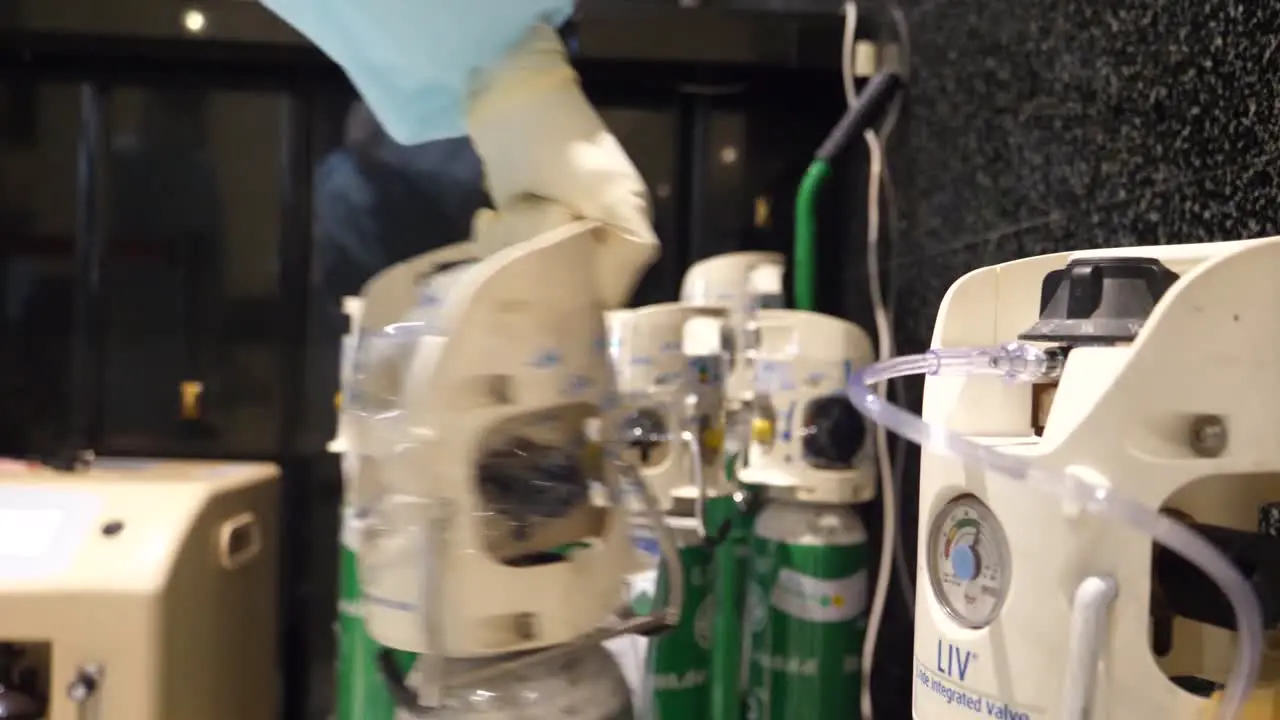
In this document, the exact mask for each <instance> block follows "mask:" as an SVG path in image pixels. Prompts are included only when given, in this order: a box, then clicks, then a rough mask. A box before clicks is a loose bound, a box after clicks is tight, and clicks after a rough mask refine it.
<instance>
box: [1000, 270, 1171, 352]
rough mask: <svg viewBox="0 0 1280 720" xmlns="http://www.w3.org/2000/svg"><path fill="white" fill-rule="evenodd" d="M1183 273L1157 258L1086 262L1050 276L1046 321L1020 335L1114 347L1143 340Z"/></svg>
mask: <svg viewBox="0 0 1280 720" xmlns="http://www.w3.org/2000/svg"><path fill="white" fill-rule="evenodd" d="M1177 281H1178V274H1177V273H1175V272H1174V271H1172V270H1170V269H1169V268H1167V267H1165V266H1164V265H1162V264H1161V263H1160V261H1158V260H1155V259H1154V258H1144V257H1099V258H1080V259H1078V260H1073V261H1071V262H1070V263H1068V264H1067V266H1066V267H1065V268H1062V269H1059V270H1054V271H1052V272H1050V273H1049V274H1047V275H1045V277H1044V280H1043V282H1042V283H1041V288H1040V319H1039V320H1037V321H1036V323H1035V324H1034V325H1032V326H1031V327H1030V328H1028V329H1027V330H1026V332H1023V333H1022V334H1021V335H1019V336H1018V337H1019V338H1020V339H1022V340H1030V341H1033V342H1054V343H1071V344H1109V343H1122V342H1130V341H1132V340H1133V339H1135V338H1136V337H1138V331H1139V330H1141V329H1142V326H1143V324H1144V323H1145V322H1146V321H1147V317H1148V316H1149V315H1150V314H1151V311H1152V309H1154V308H1155V306H1156V303H1158V302H1160V298H1161V297H1163V296H1164V294H1165V291H1167V290H1168V289H1169V288H1170V287H1172V286H1173V284H1174V283H1176V282H1177Z"/></svg>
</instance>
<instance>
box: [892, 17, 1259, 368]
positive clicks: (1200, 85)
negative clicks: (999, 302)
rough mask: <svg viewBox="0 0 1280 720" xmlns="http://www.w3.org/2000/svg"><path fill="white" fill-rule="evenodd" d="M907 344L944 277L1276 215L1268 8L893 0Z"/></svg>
mask: <svg viewBox="0 0 1280 720" xmlns="http://www.w3.org/2000/svg"><path fill="white" fill-rule="evenodd" d="M905 10H906V16H907V18H908V21H909V23H910V30H911V43H912V48H911V49H912V55H913V57H914V63H913V68H912V71H913V78H912V80H913V84H912V90H911V122H910V123H909V125H908V126H907V128H906V129H905V130H904V132H903V137H901V138H900V139H901V140H902V144H901V145H900V147H899V154H898V156H899V157H903V156H904V155H906V156H909V157H907V159H906V162H907V163H909V166H908V167H907V168H904V172H899V173H898V176H899V177H900V178H901V179H902V181H901V182H900V185H901V187H902V196H903V199H904V216H905V217H904V219H905V223H904V225H905V228H904V235H903V237H902V239H901V241H900V243H899V246H898V248H897V251H896V253H895V257H894V263H895V264H896V265H897V266H898V267H905V268H909V269H910V272H909V275H908V276H907V277H903V278H902V280H903V287H902V292H901V294H900V297H899V298H898V299H899V302H900V304H901V308H902V309H901V311H900V313H899V319H900V321H901V330H902V332H903V334H904V340H910V341H911V342H913V343H914V344H916V345H917V346H918V345H919V344H920V343H923V342H926V341H927V340H928V337H929V334H930V332H931V330H932V324H933V313H934V312H935V311H936V308H937V305H938V302H939V301H940V300H941V298H942V295H943V293H944V292H945V291H946V288H947V287H948V285H950V283H951V282H952V281H953V280H955V279H956V278H957V277H959V276H960V275H961V274H962V273H964V272H966V271H968V270H970V269H973V268H975V267H979V266H983V265H989V264H992V263H998V262H1003V261H1006V260H1010V259H1013V258H1016V257H1021V256H1026V255H1035V254H1042V253H1049V252H1055V251H1061V250H1070V249H1078V248H1091V247H1103V246H1123V245H1138V244H1170V243H1186V242H1203V241H1211V240H1231V239H1239V238H1243V237H1254V236H1260V235H1268V234H1273V233H1276V232H1277V231H1278V230H1277V228H1278V227H1280V177H1277V174H1276V169H1275V168H1274V165H1275V160H1276V156H1277V154H1280V83H1277V73H1278V72H1280V52H1278V51H1280V5H1276V4H1273V3H1267V2H1249V1H1247V0H1165V1H1163V2H1158V1H1156V0H1115V1H1112V2H1094V1H1093V0H907V2H906V3H905Z"/></svg>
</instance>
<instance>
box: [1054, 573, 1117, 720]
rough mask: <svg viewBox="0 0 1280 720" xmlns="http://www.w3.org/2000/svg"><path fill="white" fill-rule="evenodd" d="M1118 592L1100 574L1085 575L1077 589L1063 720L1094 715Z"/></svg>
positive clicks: (1087, 719)
mask: <svg viewBox="0 0 1280 720" xmlns="http://www.w3.org/2000/svg"><path fill="white" fill-rule="evenodd" d="M1118 591H1119V588H1118V586H1117V585H1116V581H1115V580H1114V579H1113V578H1110V577H1102V576H1092V577H1087V578H1085V579H1084V580H1083V581H1081V582H1080V585H1079V586H1078V587H1077V588H1076V593H1075V598H1074V600H1073V602H1072V604H1071V626H1070V628H1069V632H1070V633H1071V634H1070V636H1069V638H1068V641H1067V643H1068V644H1067V675H1066V677H1065V678H1064V679H1063V690H1062V710H1063V714H1062V717H1063V719H1064V720H1091V719H1092V718H1093V716H1094V713H1093V701H1094V694H1095V693H1096V692H1097V675H1098V662H1099V661H1100V660H1101V659H1102V649H1103V646H1104V645H1105V644H1106V641H1107V624H1108V623H1107V616H1108V614H1109V613H1110V612H1111V603H1112V601H1114V600H1115V599H1116V594H1117V592H1118Z"/></svg>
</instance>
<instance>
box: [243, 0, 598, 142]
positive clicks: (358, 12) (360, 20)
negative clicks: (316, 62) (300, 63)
mask: <svg viewBox="0 0 1280 720" xmlns="http://www.w3.org/2000/svg"><path fill="white" fill-rule="evenodd" d="M263 4H264V5H266V6H267V7H268V8H270V9H271V11H272V12H274V13H275V14H276V15H279V16H280V18H281V19H283V20H284V21H285V22H287V23H289V24H290V25H292V26H293V27H294V28H295V29H297V30H298V32H300V33H302V34H303V35H305V36H306V37H307V38H308V39H310V40H311V42H313V43H315V45H316V46H317V47H319V48H320V50H322V51H323V52H324V53H325V54H326V55H328V56H329V57H330V58H332V59H333V61H334V62H336V63H337V64H338V65H340V66H341V67H342V69H343V70H344V71H345V72H346V74H347V77H348V78H349V79H350V80H351V84H352V85H354V86H355V88H356V91H357V92H359V93H360V96H361V97H362V98H363V99H364V101H365V104H366V105H368V106H369V109H370V111H372V112H373V114H374V116H375V117H377V118H378V122H379V123H381V124H382V127H383V128H384V129H385V130H386V131H387V134H389V135H390V136H391V137H393V138H395V140H396V141H397V142H399V143H400V144H402V145H416V144H418V143H423V142H427V141H430V140H438V139H442V138H448V137H457V136H460V135H465V134H466V124H465V112H466V98H467V94H468V91H469V88H470V85H471V83H472V81H473V79H474V78H476V77H477V76H478V75H479V74H480V73H483V72H484V71H485V70H487V69H489V68H490V67H492V66H493V65H495V64H496V63H497V62H498V61H499V60H501V59H502V58H503V57H504V56H505V55H506V54H507V53H508V52H510V51H511V50H512V49H513V48H514V47H515V46H516V44H518V43H519V42H520V40H521V39H522V38H523V37H524V36H525V34H526V33H527V32H528V31H529V30H530V29H531V28H532V27H533V26H535V25H538V24H541V23H545V24H548V25H551V26H553V27H558V26H559V25H560V24H562V23H563V22H564V21H565V20H567V19H568V18H569V16H570V15H571V14H572V12H573V0H263Z"/></svg>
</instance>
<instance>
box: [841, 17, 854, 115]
mask: <svg viewBox="0 0 1280 720" xmlns="http://www.w3.org/2000/svg"><path fill="white" fill-rule="evenodd" d="M857 39H858V3H856V2H846V3H845V4H844V36H843V38H842V41H841V43H840V79H841V81H842V82H843V84H844V100H845V102H846V103H848V105H849V107H853V104H854V103H855V102H857V100H858V90H857V88H856V87H855V86H854V69H855V68H854V65H853V60H854V58H853V54H854V52H856V51H857Z"/></svg>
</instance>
